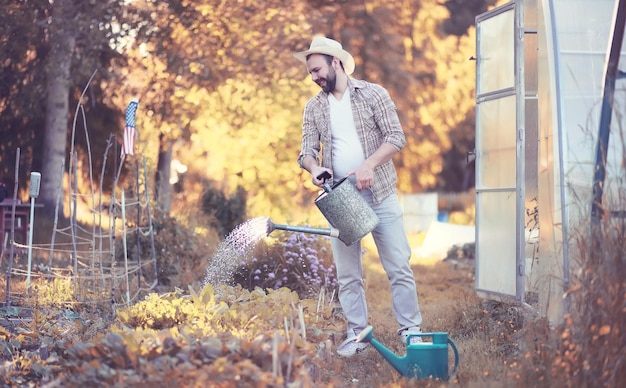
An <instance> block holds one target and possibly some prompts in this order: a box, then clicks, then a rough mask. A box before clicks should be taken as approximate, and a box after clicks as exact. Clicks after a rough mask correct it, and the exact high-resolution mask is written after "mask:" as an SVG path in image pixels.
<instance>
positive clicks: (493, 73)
mask: <svg viewBox="0 0 626 388" xmlns="http://www.w3.org/2000/svg"><path fill="white" fill-rule="evenodd" d="M514 27H515V12H514V10H513V9H511V10H509V11H506V12H503V13H501V14H499V15H496V16H494V17H492V18H490V19H487V20H484V21H482V22H480V25H479V30H478V33H479V41H478V42H479V47H478V53H477V54H478V63H477V65H478V73H477V74H478V75H479V77H478V78H479V79H478V82H477V93H478V94H479V95H480V94H484V93H489V92H493V91H497V90H502V89H507V88H512V87H513V86H515V67H514V65H515V41H514V36H515V35H514Z"/></svg>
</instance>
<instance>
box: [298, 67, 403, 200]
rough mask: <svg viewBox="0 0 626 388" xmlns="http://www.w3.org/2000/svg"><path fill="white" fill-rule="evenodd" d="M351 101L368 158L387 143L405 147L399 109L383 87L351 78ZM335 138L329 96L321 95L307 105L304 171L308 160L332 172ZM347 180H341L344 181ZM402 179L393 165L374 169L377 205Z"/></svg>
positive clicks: (303, 130)
mask: <svg viewBox="0 0 626 388" xmlns="http://www.w3.org/2000/svg"><path fill="white" fill-rule="evenodd" d="M348 88H349V89H350V101H351V103H352V114H353V116H354V124H355V126H356V131H357V134H358V136H359V140H360V143H361V147H362V148H363V153H364V154H365V157H366V158H368V157H369V156H370V155H372V154H373V153H374V152H375V151H376V150H377V149H378V147H380V145H381V144H383V143H389V144H391V145H393V146H394V147H396V148H397V149H398V151H400V150H401V149H402V147H404V145H405V143H406V139H405V137H404V132H403V130H402V126H401V125H400V120H399V119H398V113H397V112H396V105H395V104H394V102H393V101H392V100H391V97H390V96H389V93H388V92H387V90H386V89H384V88H383V87H382V86H380V85H377V84H373V83H370V82H366V81H361V80H357V79H354V78H348ZM323 150H332V136H331V131H330V104H329V103H328V94H327V93H325V92H324V91H321V92H319V94H317V95H316V96H315V97H313V98H312V99H310V100H309V102H307V104H306V106H305V108H304V118H303V124H302V148H301V151H300V155H299V156H298V163H299V164H300V167H302V160H303V159H304V157H305V156H309V155H310V156H312V157H314V158H315V159H316V160H317V161H318V163H319V160H320V154H321V156H322V163H321V166H322V167H325V168H329V169H331V170H332V166H333V163H332V152H323ZM341 178H343V177H337V179H341ZM397 180H398V177H397V175H396V170H395V168H394V166H393V161H392V160H389V161H387V162H386V163H383V164H382V165H380V166H378V167H376V168H375V169H374V184H373V186H372V188H371V190H372V195H373V198H374V202H375V203H380V202H381V201H383V200H384V199H385V198H387V196H389V195H390V194H392V193H394V192H395V191H396V182H397Z"/></svg>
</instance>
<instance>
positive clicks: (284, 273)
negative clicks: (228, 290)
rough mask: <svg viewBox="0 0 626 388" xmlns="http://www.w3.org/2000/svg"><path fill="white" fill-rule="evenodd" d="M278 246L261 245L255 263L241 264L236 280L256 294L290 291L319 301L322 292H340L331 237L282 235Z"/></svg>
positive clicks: (253, 256)
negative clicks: (261, 289) (282, 289)
mask: <svg viewBox="0 0 626 388" xmlns="http://www.w3.org/2000/svg"><path fill="white" fill-rule="evenodd" d="M283 236H284V237H286V238H285V239H279V240H278V241H279V242H278V243H275V244H272V245H269V244H267V243H265V242H261V243H259V244H258V245H257V247H256V249H255V250H254V252H253V254H252V257H251V259H249V260H247V261H244V262H242V263H240V265H239V267H238V268H237V270H236V271H235V273H234V276H233V280H234V281H235V282H236V283H238V284H240V285H241V286H242V287H244V288H246V289H248V290H253V289H254V288H255V287H260V288H263V289H268V288H271V289H279V288H281V287H287V288H289V289H290V290H292V291H296V292H297V293H298V295H299V296H300V297H301V298H306V297H317V295H318V294H319V293H320V292H321V291H322V289H323V290H324V291H325V292H326V293H328V294H330V293H332V292H333V291H336V289H337V275H336V272H335V265H334V263H333V260H332V254H331V252H330V243H329V241H328V237H324V236H318V235H313V234H306V233H299V232H294V233H291V232H289V233H281V234H280V236H279V237H283Z"/></svg>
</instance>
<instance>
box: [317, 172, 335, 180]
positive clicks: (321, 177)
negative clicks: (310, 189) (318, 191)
mask: <svg viewBox="0 0 626 388" xmlns="http://www.w3.org/2000/svg"><path fill="white" fill-rule="evenodd" d="M332 177H333V176H332V175H330V173H329V172H328V171H324V172H322V173H321V174H319V175H318V176H317V177H316V178H317V179H319V180H324V181H326V180H328V179H330V178H332Z"/></svg>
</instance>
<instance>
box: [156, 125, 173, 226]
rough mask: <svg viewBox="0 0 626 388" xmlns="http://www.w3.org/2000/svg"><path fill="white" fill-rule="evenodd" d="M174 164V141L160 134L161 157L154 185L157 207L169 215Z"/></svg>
mask: <svg viewBox="0 0 626 388" xmlns="http://www.w3.org/2000/svg"><path fill="white" fill-rule="evenodd" d="M171 165H172V143H171V141H169V140H167V138H166V137H165V136H164V135H163V134H161V135H159V159H158V161H157V171H156V177H155V185H154V197H155V200H156V203H157V208H158V209H159V210H160V211H161V212H162V213H163V214H164V215H165V216H169V214H170V209H171V201H172V189H171V185H170V168H171Z"/></svg>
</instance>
